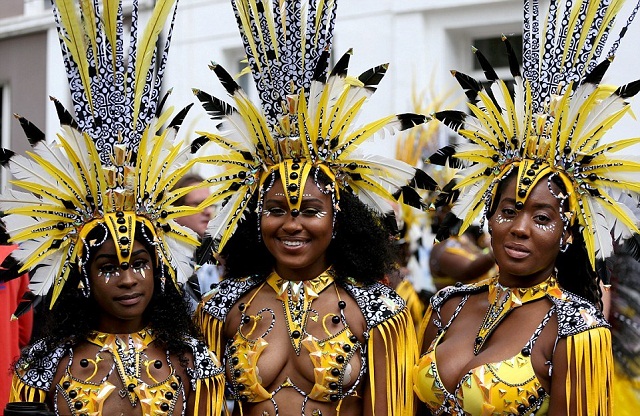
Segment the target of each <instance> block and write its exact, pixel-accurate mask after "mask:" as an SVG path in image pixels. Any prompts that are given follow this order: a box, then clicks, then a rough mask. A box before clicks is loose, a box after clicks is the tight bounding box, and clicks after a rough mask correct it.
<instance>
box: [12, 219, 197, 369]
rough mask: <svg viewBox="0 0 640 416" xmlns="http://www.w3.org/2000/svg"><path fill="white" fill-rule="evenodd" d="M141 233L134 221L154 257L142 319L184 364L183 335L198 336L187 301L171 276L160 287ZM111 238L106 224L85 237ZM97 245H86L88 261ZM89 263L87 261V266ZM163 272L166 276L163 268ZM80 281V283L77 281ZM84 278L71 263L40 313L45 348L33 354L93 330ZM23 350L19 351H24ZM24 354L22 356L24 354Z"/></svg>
mask: <svg viewBox="0 0 640 416" xmlns="http://www.w3.org/2000/svg"><path fill="white" fill-rule="evenodd" d="M145 235H147V236H148V235H151V232H150V231H149V230H148V229H147V228H146V227H145V226H144V225H142V224H140V223H137V224H136V231H135V236H136V241H139V242H140V243H142V244H143V245H144V247H145V248H146V249H147V251H148V252H149V254H150V255H151V257H152V258H153V259H154V265H153V276H154V277H153V278H154V283H155V285H154V291H153V295H152V297H151V301H150V302H149V305H148V306H147V309H146V310H145V312H144V321H145V322H146V323H147V325H148V326H149V327H150V328H151V329H153V331H154V335H155V337H156V338H155V342H156V343H157V344H158V345H159V346H160V347H161V348H163V349H165V350H167V351H168V352H169V353H171V354H176V355H178V357H179V359H180V362H181V364H182V365H185V366H186V363H187V360H186V358H185V356H184V354H185V353H187V352H190V349H189V347H188V346H187V345H186V344H185V343H184V337H185V336H186V335H189V336H194V337H198V336H199V330H198V328H197V326H196V325H195V323H194V322H193V320H192V319H191V316H190V315H189V312H188V305H187V303H186V300H185V298H184V297H183V296H182V294H181V293H180V290H179V289H178V288H177V287H176V286H175V284H174V283H173V282H172V281H171V279H169V278H167V281H166V284H165V285H164V289H162V285H161V282H160V276H161V267H166V266H164V265H158V264H155V260H156V259H157V256H156V250H155V247H154V246H153V245H152V243H151V242H150V241H147V239H146V238H145V237H142V236H145ZM105 238H111V237H110V235H109V233H108V230H107V229H106V227H102V226H97V227H95V228H94V229H93V230H92V231H91V232H90V233H89V235H88V236H87V239H86V240H87V241H89V240H96V241H104V240H105ZM99 248H100V246H94V247H90V248H88V250H89V252H88V256H87V258H88V261H89V262H91V259H92V258H94V257H95V253H96V252H97V251H98V249H99ZM88 267H89V265H88V264H87V269H88ZM165 276H168V274H167V273H166V270H165ZM81 282H82V284H81ZM84 282H86V279H85V278H84V277H83V276H82V273H81V272H80V270H79V268H78V267H73V268H72V271H71V273H70V274H69V278H68V280H67V282H66V283H65V285H64V287H63V289H62V291H61V293H60V296H59V297H58V299H57V300H56V302H55V304H54V305H53V308H52V309H51V310H46V311H45V313H43V315H45V316H44V319H45V324H44V327H43V329H42V337H43V339H44V342H45V349H43V350H39V351H34V356H33V358H35V359H39V358H43V357H45V356H46V355H47V354H48V353H50V352H51V351H53V350H54V349H55V348H57V347H58V346H60V345H62V344H65V343H66V344H70V345H71V346H74V345H77V344H79V343H81V342H83V341H84V340H86V339H87V336H88V335H89V334H90V333H91V332H92V331H95V330H96V328H97V322H98V318H99V313H100V310H99V307H98V306H97V304H96V302H95V300H93V299H92V297H91V296H89V297H87V296H85V294H84V293H83V290H81V289H80V288H79V286H82V285H84V284H85V283H84ZM50 299H51V291H50V293H49V295H48V296H47V297H46V298H45V299H44V302H45V303H46V308H48V305H49V302H50ZM25 353H26V351H25V352H24V353H23V354H25ZM25 357H26V356H25Z"/></svg>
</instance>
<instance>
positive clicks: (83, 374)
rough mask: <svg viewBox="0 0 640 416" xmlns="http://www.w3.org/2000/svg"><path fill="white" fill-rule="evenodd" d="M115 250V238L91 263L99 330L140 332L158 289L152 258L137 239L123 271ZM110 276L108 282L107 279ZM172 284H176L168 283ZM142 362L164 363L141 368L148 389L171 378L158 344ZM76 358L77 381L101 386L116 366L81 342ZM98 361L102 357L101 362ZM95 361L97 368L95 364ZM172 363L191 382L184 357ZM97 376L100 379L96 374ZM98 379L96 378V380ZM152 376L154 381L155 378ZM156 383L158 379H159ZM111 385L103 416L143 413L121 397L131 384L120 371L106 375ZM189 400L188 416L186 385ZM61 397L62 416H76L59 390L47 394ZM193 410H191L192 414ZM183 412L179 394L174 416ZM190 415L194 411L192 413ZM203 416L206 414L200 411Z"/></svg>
mask: <svg viewBox="0 0 640 416" xmlns="http://www.w3.org/2000/svg"><path fill="white" fill-rule="evenodd" d="M115 250H116V248H115V245H114V243H113V240H111V239H109V240H107V241H106V242H105V243H104V244H103V245H102V246H101V248H100V249H99V250H98V251H97V252H96V254H95V255H94V256H93V258H92V259H90V261H89V267H88V270H89V282H90V287H91V296H92V298H93V299H94V300H95V304H96V306H95V307H96V308H99V310H100V314H99V318H98V322H97V323H96V330H98V331H100V332H105V333H110V334H129V333H134V332H137V331H140V330H142V329H144V328H145V327H146V326H147V325H148V319H146V317H145V315H144V312H145V310H146V308H147V306H148V305H149V302H150V301H151V298H152V296H153V290H154V285H155V281H154V280H155V279H154V276H153V269H154V267H153V260H154V259H155V257H153V256H152V255H151V254H150V253H149V252H148V251H147V249H146V248H145V247H144V245H142V244H141V243H140V242H138V241H136V242H135V243H134V246H133V250H132V255H131V259H130V266H129V267H127V268H126V269H123V268H122V267H121V265H120V264H119V261H118V257H117V255H116V251H115ZM107 275H109V279H108V281H107V278H106V277H107ZM169 284H171V283H169ZM144 354H145V355H144V358H143V361H146V362H150V363H152V364H153V363H155V362H156V361H159V362H160V363H161V364H162V365H161V367H160V368H157V367H156V366H155V365H150V366H149V373H148V372H147V370H146V368H147V366H146V365H145V363H143V364H142V369H141V371H140V378H141V379H142V380H143V381H144V382H145V383H146V384H148V385H153V384H156V383H157V382H158V381H160V382H161V381H164V380H166V379H167V377H169V375H170V366H169V363H168V362H167V355H166V351H165V350H164V349H163V348H161V347H160V346H159V345H156V343H155V342H152V343H151V344H149V345H148V347H147V349H146V350H145V353H144ZM73 355H74V360H73V363H72V364H71V367H70V372H71V374H73V376H74V377H76V378H79V379H81V380H87V381H90V382H96V383H100V382H101V380H102V379H103V378H104V377H105V376H107V374H109V371H111V368H112V365H113V358H112V356H111V354H110V353H108V352H100V347H99V346H98V345H95V344H93V343H91V342H88V341H83V342H80V343H78V344H77V345H76V346H75V347H74V348H73ZM185 357H186V359H187V361H188V366H190V367H192V366H193V362H192V361H193V356H192V355H191V354H185ZM82 358H85V359H87V360H89V365H88V366H86V367H83V366H82V365H81V359H82ZM96 358H97V359H96ZM94 360H95V365H94V363H93V361H94ZM170 360H171V364H172V366H173V368H174V369H175V374H176V375H178V376H180V377H181V378H182V380H184V381H186V380H189V376H188V374H187V372H186V368H185V367H183V366H182V365H180V357H178V356H177V355H175V354H171V355H170ZM69 361H70V357H65V358H63V359H62V360H61V361H60V364H59V365H58V368H57V370H56V375H55V377H54V380H53V384H52V386H57V385H58V383H59V381H60V380H61V379H62V377H64V375H65V372H66V369H67V365H68V364H69ZM94 372H95V375H94ZM92 375H93V377H92ZM152 377H153V378H152ZM154 379H155V380H154ZM107 383H109V384H111V385H113V386H114V390H113V391H112V392H111V394H110V395H109V396H108V397H107V398H106V400H104V403H103V410H102V413H103V414H105V415H107V414H108V415H124V416H129V415H131V416H134V415H135V416H139V415H142V408H141V406H140V404H139V403H138V404H137V405H136V406H132V405H131V403H130V402H129V399H128V398H127V397H126V396H125V397H124V398H123V397H121V395H119V394H118V392H119V391H120V390H122V389H125V388H126V386H123V383H122V380H121V379H120V378H119V376H118V373H117V371H115V370H114V371H112V372H111V374H109V376H108V377H107ZM185 393H186V398H187V414H191V413H192V412H193V409H194V405H195V400H196V397H195V394H193V393H192V391H191V388H190V386H189V385H188V383H187V384H186V385H185ZM56 395H57V396H58V397H57V402H58V406H59V409H60V412H61V414H71V410H70V409H68V405H67V402H66V401H65V399H64V397H63V396H62V394H61V393H60V392H58V391H57V390H56V389H51V390H50V391H49V393H48V400H49V402H50V403H53V400H54V397H55V396H56ZM189 409H191V410H189ZM181 410H182V397H181V396H179V398H178V401H177V403H176V406H175V410H174V414H180V412H181ZM189 412H191V413H189ZM200 414H203V415H204V414H205V413H204V412H202V411H201V412H200Z"/></svg>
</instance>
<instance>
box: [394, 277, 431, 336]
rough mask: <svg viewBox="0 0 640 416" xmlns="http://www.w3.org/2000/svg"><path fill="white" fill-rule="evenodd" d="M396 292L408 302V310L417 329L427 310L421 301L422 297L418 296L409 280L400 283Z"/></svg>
mask: <svg viewBox="0 0 640 416" xmlns="http://www.w3.org/2000/svg"><path fill="white" fill-rule="evenodd" d="M396 292H398V295H400V297H401V298H402V299H404V300H405V302H407V309H409V313H410V314H411V319H413V324H414V326H415V327H416V329H417V328H418V327H419V326H420V322H421V321H422V317H423V316H424V309H425V307H424V304H423V303H422V301H421V300H420V296H418V292H416V289H415V288H414V287H413V285H412V284H411V282H409V281H408V280H403V281H402V282H400V284H399V285H398V287H397V288H396Z"/></svg>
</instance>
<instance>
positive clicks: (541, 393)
mask: <svg viewBox="0 0 640 416" xmlns="http://www.w3.org/2000/svg"><path fill="white" fill-rule="evenodd" d="M543 395H544V389H543V388H542V387H538V396H543Z"/></svg>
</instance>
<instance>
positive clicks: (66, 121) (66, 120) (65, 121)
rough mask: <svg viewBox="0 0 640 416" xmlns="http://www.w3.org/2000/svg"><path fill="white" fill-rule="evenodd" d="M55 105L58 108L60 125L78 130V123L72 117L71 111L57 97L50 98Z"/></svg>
mask: <svg viewBox="0 0 640 416" xmlns="http://www.w3.org/2000/svg"><path fill="white" fill-rule="evenodd" d="M49 99H50V100H51V101H53V104H54V105H55V106H56V113H58V120H60V124H61V125H63V126H69V127H71V128H74V129H76V130H77V129H78V122H77V121H76V119H75V118H73V116H72V115H71V113H70V112H69V111H67V109H66V108H64V106H63V105H62V103H61V102H60V101H58V100H57V99H56V98H55V97H49Z"/></svg>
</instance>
